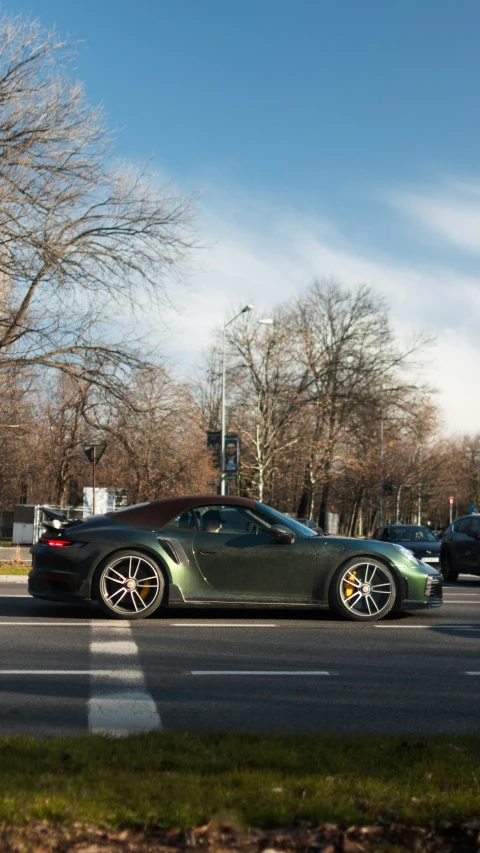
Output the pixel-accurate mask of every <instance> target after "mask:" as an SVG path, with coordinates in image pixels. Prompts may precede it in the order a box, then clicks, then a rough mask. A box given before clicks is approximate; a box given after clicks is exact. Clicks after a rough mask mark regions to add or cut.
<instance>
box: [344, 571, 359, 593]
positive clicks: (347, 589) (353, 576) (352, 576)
mask: <svg viewBox="0 0 480 853" xmlns="http://www.w3.org/2000/svg"><path fill="white" fill-rule="evenodd" d="M356 578H357V573H356V572H349V573H348V579H347V580H345V581H344V582H343V584H344V585H343V589H344V592H345V598H350V596H351V595H353V593H354V592H355V587H354V586H350V584H349V583H348V581H350V583H351V582H352V580H356Z"/></svg>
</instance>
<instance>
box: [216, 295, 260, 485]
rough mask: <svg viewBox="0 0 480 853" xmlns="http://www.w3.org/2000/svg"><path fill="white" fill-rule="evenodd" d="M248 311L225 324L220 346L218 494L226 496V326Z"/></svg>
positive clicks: (241, 312) (243, 311) (251, 308)
mask: <svg viewBox="0 0 480 853" xmlns="http://www.w3.org/2000/svg"><path fill="white" fill-rule="evenodd" d="M248 311H253V305H245V308H242V310H241V311H239V312H238V314H235V317H232V319H231V320H229V321H228V323H225V325H224V327H223V344H222V425H221V435H220V442H221V446H220V464H221V466H222V467H221V473H220V494H221V495H226V494H227V478H226V476H225V434H226V360H225V349H226V346H225V345H226V330H227V326H230V324H231V323H233V322H234V320H237V319H238V317H240V315H241V314H246V313H247V312H248ZM257 323H260V324H261V325H263V326H271V325H273V320H271V319H270V318H265V319H262V320H257Z"/></svg>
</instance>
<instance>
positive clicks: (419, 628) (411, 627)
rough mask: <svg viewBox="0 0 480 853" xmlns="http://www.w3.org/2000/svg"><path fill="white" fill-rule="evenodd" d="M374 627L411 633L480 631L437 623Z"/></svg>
mask: <svg viewBox="0 0 480 853" xmlns="http://www.w3.org/2000/svg"><path fill="white" fill-rule="evenodd" d="M373 627H374V628H382V629H383V630H390V631H400V630H406V629H407V628H408V629H409V630H410V631H422V630H424V631H426V630H427V629H429V630H433V629H438V628H443V629H448V630H449V631H480V628H478V627H475V625H439V624H438V623H437V622H433V623H432V624H431V625H374V626H373Z"/></svg>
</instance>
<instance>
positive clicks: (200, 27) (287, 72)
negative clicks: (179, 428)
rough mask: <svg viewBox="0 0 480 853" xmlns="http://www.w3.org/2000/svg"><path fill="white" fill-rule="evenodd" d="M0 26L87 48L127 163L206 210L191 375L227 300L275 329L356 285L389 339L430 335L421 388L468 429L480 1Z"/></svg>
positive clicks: (48, 14)
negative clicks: (257, 312)
mask: <svg viewBox="0 0 480 853" xmlns="http://www.w3.org/2000/svg"><path fill="white" fill-rule="evenodd" d="M3 8H4V10H5V11H7V12H12V13H23V14H31V15H32V16H34V17H39V18H40V19H41V21H42V22H43V23H44V24H45V25H46V26H51V25H53V24H55V25H56V26H57V28H58V29H59V31H60V32H61V33H62V34H70V35H71V36H72V37H73V38H75V39H81V40H83V44H82V47H81V49H80V54H79V68H78V75H79V77H80V78H81V79H82V80H83V81H84V82H85V85H86V89H87V93H88V96H89V98H90V100H91V101H92V102H94V103H97V102H100V101H101V102H102V103H103V104H104V106H105V109H106V111H107V114H108V116H109V120H110V124H111V125H114V126H117V127H118V128H121V132H120V133H119V136H118V141H117V148H118V152H119V154H121V155H122V156H124V157H126V158H129V159H132V160H136V161H144V160H146V159H148V158H150V157H152V156H153V157H154V165H155V167H156V168H157V169H158V170H159V171H160V172H161V173H162V175H163V176H164V177H165V178H167V179H169V180H173V181H174V182H176V183H178V184H179V185H180V186H181V187H182V188H184V189H186V190H187V191H191V190H200V191H201V192H202V197H201V202H200V222H201V227H202V231H203V233H204V236H205V238H206V241H207V242H210V243H211V245H212V246H213V248H212V250H211V251H210V252H208V253H207V256H206V259H205V260H204V262H203V264H202V270H200V271H199V272H198V273H197V274H196V275H195V276H193V278H192V286H193V288H194V291H195V292H194V295H193V296H192V299H191V300H189V310H190V314H188V312H187V313H186V314H185V316H181V317H180V318H178V332H179V333H180V331H182V330H183V331H187V332H188V333H189V334H188V339H189V344H188V346H189V348H190V357H193V355H194V353H197V355H198V351H199V350H200V349H201V347H202V346H203V345H205V343H206V340H207V337H208V332H209V330H211V329H212V328H213V327H214V326H215V323H218V322H219V321H221V319H222V316H223V312H224V311H226V310H228V308H229V306H231V305H232V304H233V302H235V301H236V299H237V297H238V298H240V299H241V298H242V296H243V295H244V296H245V300H244V301H248V300H249V299H251V298H252V297H254V298H255V300H256V301H257V302H258V301H259V300H260V301H261V303H262V307H265V309H266V310H267V311H268V309H269V308H270V306H271V305H272V304H273V303H274V302H275V300H276V299H278V298H288V297H289V296H290V295H292V294H293V293H295V292H297V291H298V290H299V289H301V288H302V287H304V286H306V285H308V283H309V282H310V281H311V279H312V277H313V275H315V274H316V275H318V276H322V275H335V276H336V277H338V278H339V279H341V280H344V281H345V283H347V284H355V283H359V282H360V281H367V283H369V284H372V285H373V286H374V287H376V288H377V289H378V290H380V291H381V292H383V293H384V294H385V296H386V298H387V299H388V301H389V302H390V304H391V306H392V310H393V315H394V320H395V325H396V326H397V328H398V331H399V334H402V335H403V334H407V332H408V330H409V329H410V328H411V327H418V326H423V327H425V328H426V329H428V330H429V331H432V332H434V333H435V334H437V336H438V340H439V345H438V347H437V349H436V351H435V355H434V360H433V362H432V365H431V368H430V373H429V377H428V378H429V379H430V380H431V381H433V382H434V384H436V385H437V386H438V387H439V388H440V390H441V394H440V395H439V401H440V402H441V405H442V407H443V412H444V417H445V420H446V423H447V425H448V426H449V427H450V428H452V429H462V428H465V429H468V430H476V429H477V424H478V423H479V417H480V407H479V405H478V404H477V403H476V402H474V403H472V402H471V401H470V399H469V398H471V385H470V383H469V382H467V381H466V382H465V385H462V381H463V376H462V374H464V372H465V371H464V367H465V366H466V365H467V364H470V363H471V362H472V361H473V360H475V359H477V358H478V355H479V354H480V353H479V351H478V350H479V344H478V343H477V329H478V322H479V321H480V288H479V286H478V284H479V282H478V262H479V254H480V164H479V151H480V146H479V141H480V139H479V137H480V134H479V131H480V109H479V94H480V92H479V88H480V52H479V50H478V33H479V32H480V4H479V3H478V2H477V0H461V1H460V2H458V0H241V2H240V0H173V1H172V0H137V2H135V3H132V2H129V3H127V2H125V0H115V2H113V0H96V2H94V0H81V2H71V0H70V2H68V0H41V2H40V0H10V2H6V3H4V5H3ZM212 287H214V288H215V290H216V297H215V306H216V307H215V309H212V307H211V306H212V301H211V300H210V303H209V304H210V308H209V310H205V307H204V306H205V301H206V297H208V295H209V293H210V290H211V288H212ZM202 311H203V313H202ZM176 346H177V352H178V357H179V359H181V358H182V356H183V353H182V344H181V343H180V338H178V341H177V344H176ZM465 380H467V376H465ZM452 385H455V391H454V392H452Z"/></svg>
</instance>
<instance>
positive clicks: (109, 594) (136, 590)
mask: <svg viewBox="0 0 480 853" xmlns="http://www.w3.org/2000/svg"><path fill="white" fill-rule="evenodd" d="M164 589H165V581H164V579H163V574H162V571H161V569H160V568H159V566H158V565H157V563H156V562H155V560H153V559H152V558H151V557H149V556H147V555H146V554H143V553H142V552H141V551H133V550H128V551H117V553H116V554H114V555H112V557H111V558H109V559H108V560H107V562H106V563H104V565H103V566H102V568H101V570H100V572H99V574H98V575H97V581H96V598H97V600H98V602H99V604H100V606H101V607H102V608H103V609H104V610H105V611H106V612H107V613H109V614H110V615H111V616H115V617H116V618H117V619H144V618H145V617H146V616H150V614H151V613H153V612H154V611H155V610H156V609H157V607H159V606H160V604H161V603H162V598H163V592H164Z"/></svg>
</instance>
